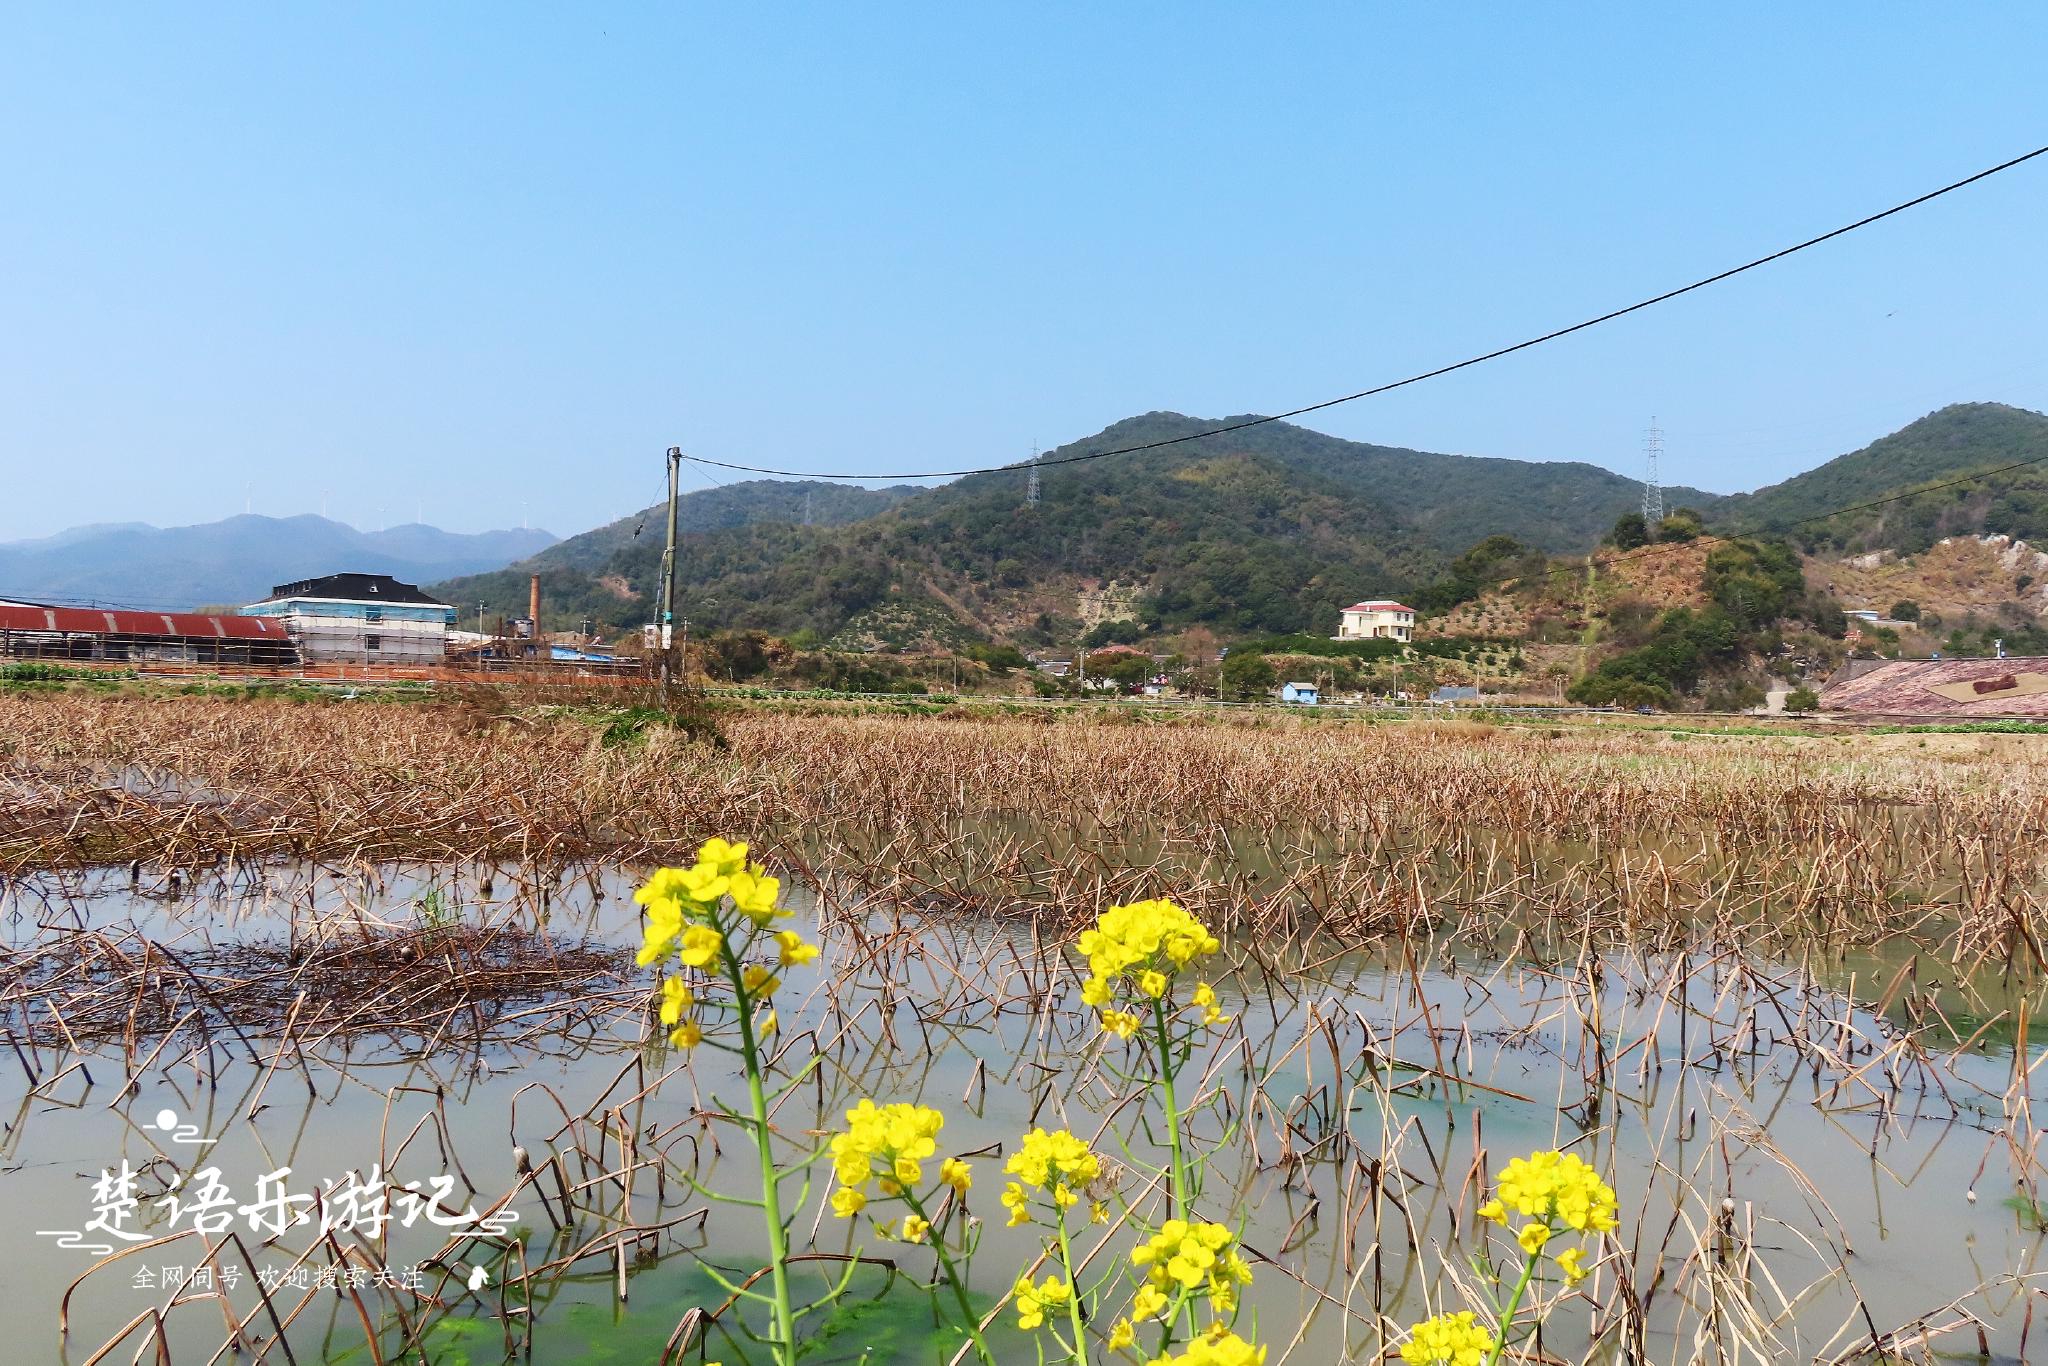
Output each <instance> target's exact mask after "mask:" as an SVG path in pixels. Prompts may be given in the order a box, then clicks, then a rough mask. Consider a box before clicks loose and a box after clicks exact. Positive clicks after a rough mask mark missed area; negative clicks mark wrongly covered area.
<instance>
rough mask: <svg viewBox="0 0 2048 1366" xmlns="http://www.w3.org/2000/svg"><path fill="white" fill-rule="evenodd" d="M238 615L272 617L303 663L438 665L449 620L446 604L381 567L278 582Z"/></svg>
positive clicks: (452, 618)
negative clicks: (366, 571)
mask: <svg viewBox="0 0 2048 1366" xmlns="http://www.w3.org/2000/svg"><path fill="white" fill-rule="evenodd" d="M242 615H243V616H245V617H254V618H258V619H269V620H272V621H276V622H278V623H279V624H280V625H282V626H283V627H284V629H285V630H286V631H287V632H288V633H289V634H290V636H291V638H292V640H293V641H294V642H296V643H297V645H298V648H299V653H300V654H301V655H302V656H303V657H304V658H305V660H306V662H307V663H309V664H406V665H435V664H440V663H442V662H443V661H444V660H445V659H446V658H447V654H448V628H449V627H451V626H453V625H454V624H455V609H454V608H453V607H451V606H449V605H448V604H447V603H445V602H436V601H434V600H433V599H432V598H430V597H428V596H427V595H426V594H425V593H422V592H421V591H420V590H419V589H418V588H416V587H414V586H413V585H412V584H409V583H400V582H399V581H398V580H397V579H394V578H392V577H391V576H390V575H389V574H326V575H322V576H321V577H319V578H316V579H301V580H300V581H298V582H297V583H283V584H279V585H278V586H277V587H275V588H273V589H271V590H270V596H269V597H267V598H265V599H264V600H263V601H261V602H255V603H251V604H249V605H248V606H247V607H244V608H243V609H242Z"/></svg>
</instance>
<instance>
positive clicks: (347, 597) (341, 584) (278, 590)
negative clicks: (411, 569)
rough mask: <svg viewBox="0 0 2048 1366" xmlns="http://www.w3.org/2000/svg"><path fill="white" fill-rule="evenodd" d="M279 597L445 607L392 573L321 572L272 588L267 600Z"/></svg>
mask: <svg viewBox="0 0 2048 1366" xmlns="http://www.w3.org/2000/svg"><path fill="white" fill-rule="evenodd" d="M280 598H337V599H340V600H341V601H343V602H410V603H418V604H421V605H423V606H427V607H446V606H447V605H448V604H447V603H445V602H438V601H436V600H435V599H433V598H430V597H428V596H427V595H426V594H425V593H422V592H421V591H420V590H419V589H418V588H416V587H415V586H413V585H412V584H409V583H400V582H399V581H398V580H397V579H394V578H392V577H391V576H390V575H389V574H322V575H321V576H320V577H319V578H317V579H300V580H299V581H298V582H297V583H281V584H279V585H278V586H277V587H275V588H273V589H271V590H270V596H269V597H267V598H265V599H264V601H265V602H276V601H277V600H278V599H280Z"/></svg>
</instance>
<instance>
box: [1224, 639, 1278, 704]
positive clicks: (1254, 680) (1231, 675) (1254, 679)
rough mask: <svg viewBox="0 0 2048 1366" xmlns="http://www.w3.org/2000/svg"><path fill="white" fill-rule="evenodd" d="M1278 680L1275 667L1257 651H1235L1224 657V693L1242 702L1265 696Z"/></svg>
mask: <svg viewBox="0 0 2048 1366" xmlns="http://www.w3.org/2000/svg"><path fill="white" fill-rule="evenodd" d="M1278 680H1279V675H1277V674H1275V673H1274V672H1273V666H1272V665H1271V664H1268V663H1267V662H1266V657H1265V656H1264V655H1262V654H1259V653H1257V652H1256V651H1249V652H1244V653H1239V652H1235V651H1233V652H1232V653H1231V654H1229V655H1226V656H1225V657H1224V660H1223V691H1224V692H1225V693H1226V694H1227V695H1228V696H1230V697H1232V698H1235V699H1237V700H1238V701H1240V702H1242V701H1247V700H1249V699H1251V698H1253V697H1259V696H1263V695H1264V694H1265V693H1266V691H1267V690H1268V689H1270V688H1271V687H1272V686H1273V684H1274V683H1276V682H1277V681H1278Z"/></svg>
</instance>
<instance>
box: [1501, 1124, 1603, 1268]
mask: <svg viewBox="0 0 2048 1366" xmlns="http://www.w3.org/2000/svg"><path fill="white" fill-rule="evenodd" d="M1494 1191H1495V1198H1494V1199H1492V1200H1489V1201H1487V1202H1486V1203H1485V1204H1484V1205H1481V1206H1480V1207H1479V1216H1480V1217H1481V1218H1482V1219H1488V1220H1491V1221H1492V1222H1494V1223H1496V1224H1499V1225H1500V1226H1501V1227H1502V1228H1506V1227H1507V1226H1508V1221H1509V1219H1510V1217H1511V1216H1516V1215H1519V1216H1520V1217H1522V1218H1524V1219H1526V1220H1528V1222H1527V1223H1525V1224H1523V1225H1522V1226H1521V1228H1519V1229H1517V1230H1516V1232H1515V1242H1516V1243H1517V1244H1518V1245H1519V1246H1520V1247H1521V1249H1522V1252H1523V1254H1524V1255H1525V1256H1529V1257H1534V1256H1536V1255H1537V1254H1538V1253H1540V1252H1542V1251H1543V1250H1544V1249H1545V1248H1546V1247H1547V1246H1548V1245H1549V1244H1550V1241H1551V1240H1552V1239H1553V1238H1555V1237H1557V1236H1558V1235H1559V1234H1562V1233H1578V1234H1591V1235H1595V1236H1597V1235H1599V1234H1603V1233H1611V1232H1613V1231H1614V1229H1616V1228H1617V1227H1619V1224H1620V1221H1619V1220H1618V1219H1617V1218H1616V1217H1615V1194H1614V1188H1613V1187H1611V1186H1609V1185H1608V1184H1607V1183H1606V1182H1605V1181H1603V1180H1601V1179H1600V1173H1598V1172H1597V1171H1595V1170H1593V1168H1592V1167H1590V1166H1588V1165H1587V1163H1586V1161H1585V1159H1583V1158H1581V1157H1580V1156H1579V1155H1578V1154H1576V1153H1561V1152H1554V1151H1553V1152H1539V1153H1531V1154H1529V1156H1527V1157H1518V1158H1515V1159H1514V1160H1513V1161H1511V1162H1509V1163H1508V1165H1507V1166H1506V1167H1505V1168H1503V1169H1502V1170H1501V1174H1500V1180H1499V1181H1498V1182H1497V1183H1495V1186H1494ZM1584 1256H1585V1250H1584V1249H1583V1248H1580V1247H1577V1246H1574V1247H1569V1248H1566V1249H1565V1250H1564V1251H1562V1252H1559V1253H1557V1254H1555V1255H1554V1257H1553V1258H1552V1260H1554V1261H1555V1262H1556V1263H1557V1267H1558V1270H1560V1271H1562V1272H1563V1273H1564V1276H1565V1279H1566V1280H1567V1281H1568V1282H1570V1283H1571V1284H1574V1285H1576V1284H1578V1282H1580V1281H1582V1280H1584V1279H1585V1277H1586V1268H1585V1267H1584V1266H1583V1265H1582V1264H1581V1263H1582V1258H1583V1257H1584Z"/></svg>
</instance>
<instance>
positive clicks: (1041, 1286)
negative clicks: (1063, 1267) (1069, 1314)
mask: <svg viewBox="0 0 2048 1366" xmlns="http://www.w3.org/2000/svg"><path fill="white" fill-rule="evenodd" d="M1010 1293H1011V1296H1012V1297H1013V1298H1014V1300H1015V1301H1016V1305H1017V1326H1018V1327H1019V1328H1022V1329H1024V1330H1025V1331H1026V1332H1029V1331H1030V1330H1031V1329H1033V1328H1036V1327H1038V1326H1039V1325H1041V1324H1043V1323H1044V1322H1045V1311H1046V1310H1048V1309H1057V1308H1059V1307H1060V1306H1061V1305H1063V1304H1065V1303H1066V1302H1067V1297H1068V1296H1069V1295H1070V1294H1072V1293H1073V1287H1072V1286H1070V1285H1068V1284H1067V1283H1066V1282H1065V1281H1063V1280H1061V1279H1060V1278H1059V1277H1057V1276H1047V1277H1046V1278H1045V1279H1044V1280H1042V1281H1040V1282H1039V1283H1038V1284H1037V1285H1033V1284H1032V1283H1031V1278H1030V1277H1029V1276H1019V1277H1018V1278H1017V1284H1016V1286H1015V1287H1014V1288H1013V1289H1012V1290H1011V1292H1010Z"/></svg>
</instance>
